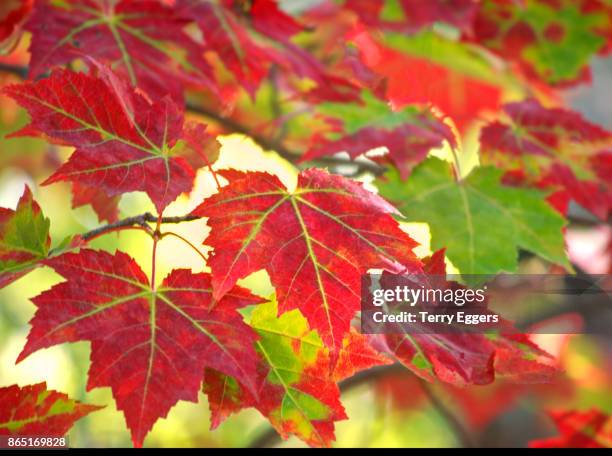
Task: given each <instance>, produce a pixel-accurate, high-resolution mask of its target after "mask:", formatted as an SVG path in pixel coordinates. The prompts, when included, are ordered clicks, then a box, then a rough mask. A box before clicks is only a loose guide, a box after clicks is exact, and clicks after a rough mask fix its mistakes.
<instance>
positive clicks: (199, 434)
mask: <svg viewBox="0 0 612 456" xmlns="http://www.w3.org/2000/svg"><path fill="white" fill-rule="evenodd" d="M390 44H391V46H392V47H393V48H397V49H400V50H402V52H408V53H410V54H411V55H412V56H417V57H422V58H426V59H430V60H431V61H432V62H445V59H446V57H445V56H447V55H449V54H452V55H453V63H454V65H456V67H457V68H459V69H461V71H462V72H463V73H464V74H469V75H476V76H482V74H483V72H484V73H487V71H483V69H482V65H483V63H482V62H481V61H480V60H479V59H477V58H474V56H473V55H470V54H469V53H468V52H467V51H466V50H465V48H464V47H458V46H453V43H452V41H445V40H439V39H438V38H437V35H435V36H434V35H431V34H429V35H428V34H421V35H417V36H415V37H412V38H406V37H402V36H395V37H391V39H390ZM26 48H27V42H23V43H22V44H21V45H20V49H19V50H18V51H17V52H16V54H15V55H18V56H19V55H21V56H22V57H21V59H23V58H24V57H23V56H24V55H25V49H26ZM17 60H19V57H18V58H17ZM26 62H27V59H26ZM593 72H594V76H593V84H592V85H591V86H581V87H579V88H577V89H572V90H567V91H565V92H564V97H565V98H566V99H567V101H568V102H569V103H570V105H572V106H573V107H574V108H575V109H577V110H579V111H580V112H582V113H583V114H584V115H585V116H586V117H587V118H589V119H591V120H593V121H595V122H599V123H601V124H602V125H604V126H606V127H610V119H612V104H611V103H610V94H609V89H610V87H612V62H611V61H610V59H596V60H595V62H594V64H593ZM505 78H507V79H502V80H500V79H496V80H494V81H489V82H490V83H493V84H495V86H497V87H501V89H502V94H501V95H500V96H501V97H502V98H503V99H504V101H510V100H513V99H519V98H520V97H521V96H522V95H523V94H522V93H521V91H520V90H519V89H518V88H517V86H516V84H515V82H514V81H513V80H512V77H511V76H508V75H506V76H505ZM485 79H486V77H485ZM18 81H19V79H18V78H17V77H16V76H12V75H8V74H6V75H5V74H2V75H0V82H1V83H2V84H7V83H11V82H18ZM425 86H426V91H425V93H423V94H422V96H423V97H425V98H436V97H438V98H440V97H441V96H442V94H441V92H440V90H441V89H439V88H437V87H436V86H435V85H427V84H425ZM456 90H457V91H460V92H464V91H465V90H466V88H465V86H462V85H461V84H458V85H456ZM451 95H453V94H451ZM454 95H456V96H459V95H460V96H466V93H462V94H454ZM272 96H273V94H272V92H271V90H270V88H269V87H266V86H264V87H263V88H262V89H261V90H260V91H259V92H258V94H257V97H256V99H255V100H254V101H250V100H249V99H248V97H245V96H243V95H238V96H237V97H239V99H238V100H237V105H238V106H240V108H237V111H240V109H243V110H244V115H243V120H245V121H246V122H249V121H254V120H255V119H254V118H253V116H254V113H257V116H259V117H258V118H257V119H256V120H257V122H259V124H260V125H261V124H265V121H266V119H268V120H272V119H273V118H274V117H275V113H274V112H273V111H272V109H271V108H270V107H269V106H270V97H272ZM468 96H470V97H478V93H468ZM192 99H193V100H196V101H197V100H198V94H192ZM266 106H268V108H266ZM366 114H367V113H366ZM202 120H203V121H205V122H206V121H207V119H206V118H203V119H202ZM26 121H27V116H26V114H25V112H24V110H22V109H19V108H18V107H17V106H16V104H15V103H14V102H12V101H11V100H8V99H7V98H6V97H4V96H2V97H0V206H3V207H9V208H14V207H15V205H16V203H17V200H18V198H19V196H20V195H21V194H22V192H23V186H24V184H27V185H29V186H30V187H31V188H32V190H33V192H34V197H35V199H36V200H37V201H38V202H39V204H40V206H41V207H42V209H43V211H44V213H45V215H46V216H47V217H49V219H50V220H51V237H52V239H53V241H54V243H55V244H57V243H59V242H60V241H61V240H62V239H64V238H66V237H67V236H70V235H73V234H75V233H83V232H86V231H88V230H91V229H93V228H95V227H97V226H99V222H98V219H97V217H96V215H95V214H94V212H93V211H92V209H91V208H90V207H89V206H86V207H81V208H77V209H74V210H68V208H70V207H71V194H70V189H69V186H68V184H54V185H51V186H46V187H40V186H39V183H40V182H42V181H43V180H44V179H45V178H46V177H47V176H48V175H49V174H50V172H51V171H52V169H54V168H55V167H56V166H57V164H58V163H60V162H61V161H63V160H65V159H66V158H67V157H68V156H69V155H70V153H71V150H70V149H69V148H61V147H57V146H50V145H48V144H47V143H46V142H44V141H41V140H35V139H30V138H18V139H10V140H9V139H5V135H6V134H7V133H10V132H13V131H15V130H17V129H18V128H20V127H21V126H23V125H24V124H25V123H26ZM309 122H316V120H314V119H313V117H312V116H311V115H309V114H308V113H306V114H302V115H300V114H299V113H296V115H295V116H294V117H292V118H291V122H289V124H288V128H290V129H292V133H293V134H292V135H291V137H292V138H294V139H293V141H297V139H296V138H299V133H300V132H303V134H304V135H307V134H308V130H309ZM477 132H478V128H477V126H476V125H472V126H470V127H469V128H466V129H465V130H464V132H463V135H462V138H463V144H462V146H463V147H462V151H463V153H462V156H461V160H462V163H463V164H464V165H465V166H464V167H463V168H462V169H464V172H467V171H468V170H469V169H470V167H471V166H474V165H475V164H476V163H477V144H478V142H477ZM219 140H220V142H221V143H222V150H221V154H220V160H219V161H218V162H217V164H216V165H215V166H216V167H217V168H227V167H233V168H237V169H241V170H262V171H263V170H265V171H268V172H270V173H274V174H276V175H278V176H279V177H280V178H281V179H282V180H283V181H284V183H286V184H287V185H288V186H289V187H290V188H291V186H293V185H294V183H295V178H296V175H297V170H296V168H295V167H294V166H293V165H292V164H290V163H289V162H287V161H285V160H284V159H283V158H281V157H279V155H277V154H276V153H274V152H266V151H263V150H262V149H261V148H260V147H259V146H257V145H256V144H255V143H254V142H253V141H252V140H251V139H249V138H247V137H245V136H241V135H231V136H221V137H219ZM434 154H436V155H438V156H441V157H445V156H446V155H447V154H448V151H446V150H438V151H435V152H434ZM362 180H364V181H366V183H367V178H363V179H362ZM214 191H215V185H214V181H213V179H212V177H211V175H210V173H208V172H207V171H205V170H201V171H200V173H199V175H198V177H197V181H196V185H195V189H194V191H193V192H192V194H191V195H189V196H181V197H180V198H179V199H178V200H177V201H175V202H174V203H173V204H171V205H170V206H169V207H168V209H167V210H166V212H165V215H168V216H171V215H183V214H185V213H188V212H189V211H190V210H191V209H193V208H194V207H195V206H196V205H197V204H198V203H199V202H200V201H201V200H202V198H203V197H205V196H207V195H210V194H212V193H214ZM147 210H149V211H152V212H154V210H153V207H152V205H151V203H150V202H149V201H148V199H147V198H146V196H145V195H144V194H140V193H131V194H128V195H125V196H124V197H123V198H122V199H121V202H120V212H121V216H122V217H125V216H129V215H134V214H140V213H142V212H144V211H147ZM404 228H405V229H406V230H407V231H408V232H409V234H410V235H411V236H412V237H413V238H414V239H416V240H417V241H418V242H419V243H420V244H421V246H420V247H419V248H418V249H417V251H416V252H417V254H418V255H419V256H424V255H427V254H430V253H431V252H430V251H429V247H428V244H429V232H428V229H427V225H425V224H404ZM173 229H174V230H175V231H176V232H177V233H179V234H181V235H183V236H185V237H187V238H188V239H190V240H191V241H192V242H194V243H195V244H196V245H199V244H200V243H201V241H202V240H203V239H204V238H205V237H206V234H207V227H206V224H205V221H202V220H198V221H194V222H189V223H182V224H180V225H177V226H176V227H173ZM611 236H612V233H611V230H610V227H609V226H599V227H596V228H592V227H577V228H571V229H570V230H569V232H568V233H567V241H568V250H569V253H570V256H571V259H572V260H573V262H574V263H575V264H578V265H579V266H581V267H582V268H583V269H585V270H586V271H588V272H592V273H602V272H606V271H608V270H609V268H610V258H609V256H606V255H605V246H606V243H608V242H610V241H609V240H610V237H611ZM500 241H501V242H503V240H500ZM150 243H151V239H150V238H149V237H148V236H145V235H143V234H141V233H139V232H122V233H120V234H110V235H107V236H104V237H101V238H99V239H96V240H95V241H94V242H93V243H92V247H94V248H101V249H106V250H110V251H114V250H115V249H121V250H123V251H125V252H127V253H128V254H130V255H131V256H132V257H134V258H135V259H136V260H137V261H138V263H139V264H141V265H142V266H143V267H144V270H145V271H147V268H148V265H149V262H150V258H149V255H150V252H151V249H150ZM158 258H159V261H158V262H159V267H158V270H157V274H158V279H161V278H162V277H164V276H165V275H166V274H167V273H168V272H169V271H170V270H171V269H173V268H176V267H189V268H192V269H193V270H194V271H200V270H204V269H205V265H204V264H203V262H202V259H201V258H200V257H199V256H198V255H196V254H195V253H194V252H193V251H192V250H191V249H189V248H188V247H187V246H186V245H185V244H183V243H181V242H180V241H178V240H176V239H174V238H172V237H168V238H165V239H164V240H163V241H162V242H161V244H160V245H159V249H158ZM523 267H524V269H523V270H524V271H532V272H535V271H538V270H544V269H543V268H544V266H543V265H540V264H538V260H536V259H529V260H526V262H525V263H524V265H523ZM60 281H61V278H60V277H59V276H58V275H57V274H55V273H54V272H53V271H51V270H50V269H48V268H41V269H37V270H35V271H34V272H31V273H30V274H28V275H26V276H25V277H23V278H21V279H20V280H18V281H16V282H15V283H13V284H11V285H10V286H8V287H6V288H4V289H2V290H0V385H11V384H14V383H17V384H20V385H25V384H31V383H36V382H42V381H46V382H47V385H48V386H49V388H51V389H56V390H59V391H62V392H65V393H67V394H69V395H70V396H71V397H73V398H75V399H78V400H81V401H85V402H88V403H91V404H99V405H105V406H106V408H104V409H103V410H101V411H99V412H96V413H92V414H91V415H89V416H87V417H86V418H84V419H82V420H81V421H79V422H78V423H77V424H76V425H75V427H74V428H73V430H72V431H71V433H70V439H71V440H70V444H71V446H75V447H96V446H130V445H131V441H130V437H129V432H128V430H127V429H126V427H125V425H124V418H123V415H122V414H121V413H119V412H118V411H117V410H116V408H115V405H114V401H113V399H112V396H111V393H110V389H109V388H103V389H95V390H93V391H90V392H86V381H87V375H86V374H87V369H88V365H89V345H88V344H87V343H85V342H80V343H74V344H62V345H60V346H56V347H53V348H49V349H45V350H41V351H40V352H37V353H35V354H34V355H32V356H29V357H28V358H27V359H26V360H25V361H23V362H21V363H20V364H19V365H15V359H16V358H17V355H18V353H19V351H20V349H21V347H23V345H24V342H25V340H26V336H27V334H28V331H29V326H28V321H29V320H30V319H31V318H32V316H33V314H34V311H35V307H34V305H33V304H32V303H31V302H30V301H29V299H30V298H31V297H34V296H36V295H37V294H39V293H40V292H42V291H43V290H45V289H48V288H49V287H50V286H52V285H53V284H55V283H58V282H60ZM242 285H244V286H247V287H249V288H251V289H252V290H253V291H254V292H256V293H258V294H261V295H263V296H266V295H269V294H270V293H272V291H273V290H272V287H271V285H270V282H269V279H268V277H267V275H266V274H265V273H263V272H259V273H256V274H253V275H252V276H250V277H248V278H247V279H245V280H244V281H242ZM536 342H537V343H539V344H540V345H541V346H542V347H543V348H545V349H547V350H548V351H549V352H550V353H552V354H553V355H555V356H558V358H559V365H560V367H561V368H562V369H563V370H564V372H565V374H564V375H563V378H562V379H560V380H559V382H557V383H555V384H552V385H532V386H529V385H520V384H513V383H511V382H510V381H506V380H500V381H496V382H495V383H494V384H492V385H489V386H484V387H470V388H465V389H456V388H451V387H446V386H444V385H434V386H432V387H431V390H429V389H428V390H424V389H423V388H422V385H421V383H420V382H419V381H417V380H416V378H415V377H414V375H413V374H411V373H410V372H409V371H407V370H404V371H403V372H401V373H391V374H389V375H386V376H385V377H383V378H379V377H375V376H373V378H372V379H371V381H369V382H364V383H362V384H360V385H358V386H357V387H353V388H350V389H348V390H347V391H345V393H344V394H343V398H342V399H343V403H344V405H345V407H346V410H347V414H348V416H349V417H350V419H349V420H347V421H344V422H340V423H338V425H337V428H336V436H337V441H336V443H335V446H338V447H345V446H350V447H354V446H390V447H395V446H397V447H406V446H409V447H419V446H456V445H463V444H465V443H466V442H465V441H462V437H461V435H460V433H458V431H457V429H456V428H455V426H454V425H453V423H452V419H449V415H448V414H449V413H450V414H452V415H453V416H454V417H456V420H457V421H458V422H460V423H461V426H462V427H464V428H465V430H466V432H467V434H468V435H469V439H470V440H471V443H472V444H480V445H492V446H504V445H512V446H515V445H522V444H526V442H528V441H529V440H530V439H532V438H539V437H542V436H546V435H553V434H555V433H556V432H555V431H554V428H553V426H552V423H551V422H549V421H548V420H547V419H546V418H545V417H544V416H543V415H542V414H541V413H536V411H541V410H542V409H547V408H578V409H585V408H589V407H592V406H597V407H598V408H600V409H601V410H602V411H604V412H607V413H612V344H611V341H610V339H605V338H600V339H597V338H595V337H589V336H565V335H539V336H537V337H536ZM431 394H434V395H435V397H436V398H437V400H438V401H439V402H440V404H438V405H437V404H436V403H435V401H434V402H432V401H431V397H430V396H431ZM199 399H200V400H199V403H198V404H193V403H187V402H180V403H179V404H178V405H177V406H176V407H174V408H173V409H172V410H171V411H170V413H169V415H168V417H167V418H166V419H162V420H160V421H159V422H158V423H157V424H156V425H155V427H154V429H153V431H152V432H151V434H150V435H149V436H148V437H147V440H146V442H145V446H149V447H193V446H196V447H197V446H212V447H216V446H219V447H220V446H248V445H251V444H253V443H254V442H257V440H258V438H259V437H260V436H261V435H263V434H265V433H266V432H267V431H268V430H269V428H270V427H269V424H268V423H267V421H266V420H265V419H264V418H263V417H261V416H260V415H259V414H258V412H257V411H255V410H246V411H242V412H240V413H239V414H238V415H235V416H232V417H231V418H230V419H228V420H227V421H226V422H225V423H223V424H222V425H221V426H220V427H219V428H218V429H217V430H215V431H213V432H211V431H209V429H208V428H209V411H208V405H207V399H206V397H205V395H203V394H200V398H199ZM272 443H276V444H282V445H285V446H303V444H302V442H300V441H299V440H297V439H295V438H291V439H290V440H288V441H287V442H284V443H281V442H280V441H274V442H272ZM468 443H470V442H468Z"/></svg>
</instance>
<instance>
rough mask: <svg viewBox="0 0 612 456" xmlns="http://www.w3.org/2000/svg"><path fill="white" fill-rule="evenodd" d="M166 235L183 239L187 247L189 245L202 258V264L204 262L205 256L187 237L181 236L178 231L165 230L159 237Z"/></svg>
mask: <svg viewBox="0 0 612 456" xmlns="http://www.w3.org/2000/svg"><path fill="white" fill-rule="evenodd" d="M166 236H174V237H176V238H178V239H180V240H181V241H183V242H184V243H185V244H187V245H188V246H189V247H191V248H192V249H193V250H194V251H195V252H196V253H197V254H198V255H199V256H200V258H202V260H204V264H206V256H205V255H204V254H203V253H202V252H201V251H200V249H198V248H197V247H196V246H195V245H194V244H193V243H192V242H191V241H190V240H189V239H187V238H186V237H183V236H181V235H180V234H178V233H175V232H174V231H166V232H164V233H162V235H161V238H162V239H163V238H165V237H166Z"/></svg>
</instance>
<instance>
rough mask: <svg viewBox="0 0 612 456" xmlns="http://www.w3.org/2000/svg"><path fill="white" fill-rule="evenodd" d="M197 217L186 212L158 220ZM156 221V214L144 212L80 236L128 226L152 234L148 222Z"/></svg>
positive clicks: (88, 235)
mask: <svg viewBox="0 0 612 456" xmlns="http://www.w3.org/2000/svg"><path fill="white" fill-rule="evenodd" d="M199 218H200V217H198V216H197V215H191V214H188V215H182V216H178V217H162V218H161V219H160V220H161V223H162V224H164V223H182V222H190V221H193V220H197V219H199ZM157 221H158V219H157V217H156V216H154V215H153V214H151V213H150V212H145V213H144V214H140V215H135V216H133V217H128V218H125V219H123V220H118V221H116V222H113V223H109V224H108V225H104V226H101V227H99V228H96V229H94V230H91V231H88V232H87V233H85V234H83V235H82V236H81V237H82V238H83V240H85V241H88V240H90V239H93V238H94V237H97V236H99V235H101V234H103V233H107V232H112V231H116V230H117V228H122V227H129V226H140V227H142V228H144V229H145V230H146V231H147V232H148V233H149V234H153V230H152V229H151V227H150V226H149V225H148V224H149V223H157Z"/></svg>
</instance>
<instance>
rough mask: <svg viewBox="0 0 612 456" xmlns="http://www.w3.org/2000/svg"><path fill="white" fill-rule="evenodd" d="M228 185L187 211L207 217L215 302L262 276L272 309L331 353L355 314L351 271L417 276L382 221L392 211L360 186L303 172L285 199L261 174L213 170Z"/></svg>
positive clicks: (356, 285) (276, 183)
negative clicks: (272, 293) (273, 300)
mask: <svg viewBox="0 0 612 456" xmlns="http://www.w3.org/2000/svg"><path fill="white" fill-rule="evenodd" d="M219 174H221V175H223V176H225V177H227V178H228V179H229V180H230V184H229V185H227V186H225V187H223V188H222V189H221V190H220V192H219V193H217V194H215V195H213V196H211V197H210V198H208V199H206V200H205V201H204V202H203V203H202V204H201V205H200V206H198V207H197V208H196V209H195V210H194V211H193V214H194V215H197V216H200V217H208V222H207V223H208V225H209V226H210V227H211V232H210V235H209V236H208V238H207V239H206V240H205V243H206V244H207V245H209V246H211V247H213V248H214V252H213V253H212V255H211V257H210V260H209V266H210V267H211V270H212V275H213V288H214V295H215V297H216V298H220V297H222V296H223V295H224V294H225V293H226V292H227V290H229V289H231V287H232V286H233V285H234V284H235V283H236V281H237V280H238V279H240V278H242V277H246V276H247V275H249V274H250V273H252V272H255V271H257V270H259V269H265V270H266V271H267V272H268V274H269V275H270V279H271V281H272V284H273V285H274V287H275V288H276V293H277V296H278V302H279V311H280V312H281V313H284V312H286V311H288V310H292V309H300V311H301V312H302V314H303V315H304V316H305V317H306V319H307V320H308V322H309V324H310V326H311V328H312V329H313V330H316V331H317V332H318V333H319V335H320V336H321V338H322V339H323V341H324V342H325V344H327V345H328V346H331V347H333V348H334V350H338V349H339V348H340V347H341V344H342V339H343V336H344V334H345V333H346V332H347V331H348V330H349V326H350V321H351V319H352V318H353V316H354V314H355V312H356V311H357V310H358V309H359V303H360V296H359V290H360V284H361V281H360V280H361V274H363V273H365V272H366V271H367V270H368V269H370V268H382V269H387V270H391V271H402V270H404V269H406V268H407V269H410V270H417V269H418V268H419V267H420V262H419V261H418V260H417V258H416V257H415V256H414V254H413V253H412V248H413V247H414V246H415V245H416V243H415V242H414V241H413V240H412V239H411V238H410V237H409V236H408V235H407V234H405V233H404V232H403V231H402V230H400V229H399V227H398V225H397V223H396V222H395V221H394V220H393V217H391V215H390V214H391V213H393V212H394V211H395V209H394V208H393V207H392V206H391V205H390V204H388V203H387V202H385V201H384V200H383V199H381V198H380V197H378V196H377V195H374V194H372V193H370V192H368V191H367V190H365V189H364V188H363V187H362V186H361V184H359V183H356V182H353V181H350V180H348V179H345V178H342V177H340V176H334V175H330V174H328V173H326V172H324V171H321V170H316V169H310V170H306V171H303V172H302V173H300V175H299V176H298V183H297V188H296V189H295V191H293V192H289V191H288V190H287V188H286V187H285V186H284V185H283V184H282V183H281V182H280V180H279V179H278V178H277V177H275V176H272V175H270V174H268V173H262V172H250V173H241V172H238V171H233V170H230V171H220V172H219Z"/></svg>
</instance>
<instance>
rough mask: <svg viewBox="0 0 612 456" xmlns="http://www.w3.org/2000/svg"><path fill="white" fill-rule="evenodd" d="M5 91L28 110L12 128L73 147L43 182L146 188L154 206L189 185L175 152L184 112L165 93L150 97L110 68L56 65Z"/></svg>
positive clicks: (188, 173) (113, 190) (111, 191)
mask: <svg viewBox="0 0 612 456" xmlns="http://www.w3.org/2000/svg"><path fill="white" fill-rule="evenodd" d="M4 91H5V93H6V94H8V95H9V96H11V97H12V98H14V99H15V100H17V101H18V102H19V103H20V104H21V105H22V106H24V107H25V108H26V109H27V110H28V111H29V113H30V115H31V117H32V120H31V123H30V124H29V125H28V126H26V127H25V128H24V129H23V130H20V131H19V132H17V133H13V136H26V135H27V136H42V137H45V138H46V139H49V140H51V141H53V142H56V143H59V144H64V145H71V146H74V147H75V148H76V150H75V152H74V153H73V154H72V156H71V157H70V159H69V160H68V162H67V163H65V164H63V165H62V166H61V167H60V168H59V169H58V170H57V171H56V172H55V173H54V174H53V175H52V176H51V177H49V178H48V179H47V180H46V181H45V184H50V183H53V182H57V181H63V180H69V181H73V182H79V183H81V184H83V185H85V186H87V187H89V188H94V187H96V188H99V189H100V190H103V191H104V193H105V194H106V195H107V196H109V197H113V196H116V195H120V194H122V193H125V192H130V191H139V190H140V191H145V192H146V193H147V194H148V195H149V197H150V198H151V200H152V201H153V203H154V204H155V207H156V208H157V210H158V211H159V213H161V212H162V211H163V209H164V208H165V207H166V206H167V205H168V204H169V203H170V202H172V201H174V199H176V197H177V196H178V195H179V194H180V193H182V192H188V191H190V190H191V188H192V186H193V180H194V176H195V173H194V170H193V169H192V167H191V166H190V165H189V162H188V161H187V160H186V158H184V157H180V156H177V151H178V152H180V151H181V149H182V147H179V146H180V143H181V141H179V140H180V139H181V138H182V129H183V112H182V110H181V109H180V108H179V107H178V106H177V105H176V104H175V103H174V102H173V101H172V100H171V99H169V98H168V97H166V98H164V99H162V100H160V101H157V102H155V103H153V104H150V103H149V102H148V101H147V100H146V99H145V98H144V97H143V96H141V95H139V94H138V92H137V91H135V90H133V89H131V88H129V87H127V86H126V85H125V84H123V82H122V81H121V80H119V79H118V78H116V77H115V76H114V75H113V74H112V73H110V71H108V70H102V71H101V77H95V76H92V75H87V74H84V73H74V72H71V71H67V70H56V71H54V72H53V73H52V74H51V76H50V77H49V78H47V79H42V80H40V81H36V82H26V83H23V84H17V85H10V86H8V87H6V88H5V89H4Z"/></svg>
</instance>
